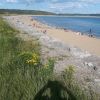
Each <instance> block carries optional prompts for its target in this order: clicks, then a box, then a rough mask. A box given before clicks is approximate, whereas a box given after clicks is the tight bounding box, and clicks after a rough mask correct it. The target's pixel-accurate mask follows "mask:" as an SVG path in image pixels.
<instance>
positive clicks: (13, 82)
mask: <svg viewBox="0 0 100 100" xmlns="http://www.w3.org/2000/svg"><path fill="white" fill-rule="evenodd" d="M16 34H20V32H19V31H17V30H15V29H13V28H11V27H10V26H9V25H8V24H7V23H6V22H5V21H3V19H2V18H0V100H90V99H88V98H86V97H87V96H86V95H84V92H83V91H82V90H81V89H80V88H79V87H78V86H77V85H75V83H74V82H73V80H74V78H73V73H74V70H73V67H72V66H70V67H69V69H67V70H66V71H65V72H64V73H62V76H60V77H59V78H57V77H55V75H54V73H53V67H54V60H53V59H51V58H50V59H48V61H47V63H46V64H43V62H42V58H41V54H40V48H41V47H40V45H39V43H38V41H33V42H32V41H24V40H22V39H21V38H18V37H16ZM73 84H74V85H73ZM75 92H76V93H75ZM91 100H92V99H91ZM94 100H97V99H94Z"/></svg>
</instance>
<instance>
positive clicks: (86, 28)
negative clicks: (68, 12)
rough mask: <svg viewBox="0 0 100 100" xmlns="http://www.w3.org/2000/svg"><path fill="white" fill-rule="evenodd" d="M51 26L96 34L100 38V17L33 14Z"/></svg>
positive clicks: (34, 17)
mask: <svg viewBox="0 0 100 100" xmlns="http://www.w3.org/2000/svg"><path fill="white" fill-rule="evenodd" d="M33 19H36V20H38V21H40V22H42V23H44V24H47V25H49V26H53V27H57V28H63V29H68V30H72V31H76V32H81V33H83V34H86V35H89V34H90V35H91V34H92V35H94V36H96V37H98V38H100V17H76V16H75V17H68V16H33Z"/></svg>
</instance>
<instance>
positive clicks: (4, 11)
mask: <svg viewBox="0 0 100 100" xmlns="http://www.w3.org/2000/svg"><path fill="white" fill-rule="evenodd" d="M0 14H31V15H54V13H52V12H46V11H37V10H17V9H0Z"/></svg>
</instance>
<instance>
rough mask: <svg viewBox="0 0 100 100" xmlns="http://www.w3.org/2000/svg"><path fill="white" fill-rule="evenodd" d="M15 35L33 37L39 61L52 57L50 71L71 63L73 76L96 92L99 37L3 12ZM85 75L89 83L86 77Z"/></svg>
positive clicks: (99, 70)
mask: <svg viewBox="0 0 100 100" xmlns="http://www.w3.org/2000/svg"><path fill="white" fill-rule="evenodd" d="M4 19H5V20H6V21H7V22H8V23H9V24H10V25H11V26H12V27H14V28H16V29H18V30H19V31H21V33H22V34H18V37H21V38H22V39H24V40H25V41H26V40H30V39H31V40H32V39H34V38H35V39H36V40H38V41H39V42H40V44H41V56H42V58H43V62H45V61H46V60H47V59H48V57H50V58H54V59H55V60H56V63H55V66H54V72H55V73H56V74H60V73H61V72H62V71H64V70H65V69H66V68H67V67H68V66H69V65H73V66H75V70H76V71H75V77H76V78H77V81H78V82H79V83H80V84H81V85H83V86H87V88H88V86H91V88H93V90H95V91H96V92H98V93H100V57H99V56H100V52H99V51H100V46H99V45H100V40H99V39H97V38H93V37H88V36H86V35H80V33H77V32H73V31H71V30H64V29H59V28H55V27H51V26H48V25H46V24H42V23H40V22H39V21H37V20H33V19H32V17H31V15H29V16H27V15H19V16H18V15H17V16H4ZM87 78H88V79H89V80H90V81H89V83H88V81H87V80H86V79H87Z"/></svg>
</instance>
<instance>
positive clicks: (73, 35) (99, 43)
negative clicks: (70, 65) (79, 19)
mask: <svg viewBox="0 0 100 100" xmlns="http://www.w3.org/2000/svg"><path fill="white" fill-rule="evenodd" d="M20 20H21V21H22V22H23V23H24V24H27V25H30V26H32V27H33V28H35V29H36V30H37V31H38V32H43V33H44V34H47V35H49V36H51V37H54V38H57V39H58V40H61V41H62V42H64V43H66V44H69V45H72V46H75V47H78V48H80V49H82V50H85V51H88V52H90V53H91V54H93V55H96V56H100V39H97V38H93V37H89V36H86V35H80V33H79V32H73V31H71V30H64V29H59V28H55V27H51V26H48V25H46V24H43V23H41V22H39V21H37V20H35V19H33V20H32V17H31V16H21V17H20Z"/></svg>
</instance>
